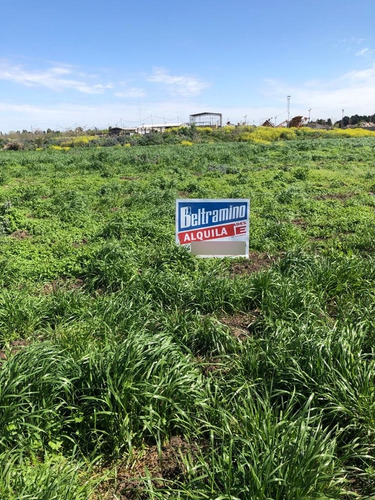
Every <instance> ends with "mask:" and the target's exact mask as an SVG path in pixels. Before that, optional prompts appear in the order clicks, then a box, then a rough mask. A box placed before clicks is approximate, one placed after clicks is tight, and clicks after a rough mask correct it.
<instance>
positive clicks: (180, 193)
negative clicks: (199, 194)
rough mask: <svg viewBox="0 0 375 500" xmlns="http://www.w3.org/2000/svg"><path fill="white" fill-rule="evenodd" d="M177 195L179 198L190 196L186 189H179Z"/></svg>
mask: <svg viewBox="0 0 375 500" xmlns="http://www.w3.org/2000/svg"><path fill="white" fill-rule="evenodd" d="M178 196H179V198H190V193H188V192H187V191H179V192H178Z"/></svg>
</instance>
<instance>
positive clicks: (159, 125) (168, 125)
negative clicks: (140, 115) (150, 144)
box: [108, 122, 186, 136]
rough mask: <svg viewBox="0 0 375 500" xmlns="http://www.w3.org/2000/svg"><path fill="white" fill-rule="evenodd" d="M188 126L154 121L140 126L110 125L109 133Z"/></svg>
mask: <svg viewBox="0 0 375 500" xmlns="http://www.w3.org/2000/svg"><path fill="white" fill-rule="evenodd" d="M183 126H186V123H181V122H179V123H154V124H151V125H145V124H143V125H140V126H138V127H124V128H120V127H109V128H108V134H109V135H116V136H122V135H133V134H149V133H150V132H164V131H165V130H167V129H169V128H174V127H183Z"/></svg>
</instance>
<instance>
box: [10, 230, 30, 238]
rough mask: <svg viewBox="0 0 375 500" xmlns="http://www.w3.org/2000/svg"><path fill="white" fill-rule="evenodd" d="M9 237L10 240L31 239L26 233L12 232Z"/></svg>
mask: <svg viewBox="0 0 375 500" xmlns="http://www.w3.org/2000/svg"><path fill="white" fill-rule="evenodd" d="M10 236H11V237H12V238H15V239H16V240H24V239H26V238H31V234H29V233H28V232H27V231H14V233H12V234H11V235H10Z"/></svg>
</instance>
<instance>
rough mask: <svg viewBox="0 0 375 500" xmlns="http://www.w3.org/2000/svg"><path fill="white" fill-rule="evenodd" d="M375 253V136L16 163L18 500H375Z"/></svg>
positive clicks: (3, 194)
mask: <svg viewBox="0 0 375 500" xmlns="http://www.w3.org/2000/svg"><path fill="white" fill-rule="evenodd" d="M181 197H192V198H213V197H215V198H218V197H223V198H226V197H227V198H250V202H251V215H250V218H251V224H250V228H251V229H250V259H249V260H248V261H246V260H241V259H233V260H230V259H223V260H219V259H197V258H195V257H192V256H191V255H190V254H189V253H188V252H186V251H185V250H184V249H182V248H178V247H176V246H175V244H174V213H175V199H176V198H181ZM374 248H375V139H374V138H342V139H330V138H325V139H320V140H319V139H307V138H305V139H295V140H291V141H287V142H275V143H272V144H251V143H226V144H220V143H215V144H194V145H192V146H181V145H173V146H172V145H171V146H167V145H163V146H147V147H114V148H87V149H78V148H77V149H71V150H68V151H64V150H62V151H58V150H56V149H54V150H53V149H50V150H44V151H27V152H26V151H1V152H0V283H1V288H0V496H1V498H4V499H7V500H10V499H23V498H24V499H26V498H27V499H38V500H52V499H59V500H61V499H64V500H77V499H78V500H79V499H88V498H90V499H128V498H129V499H137V498H139V499H141V498H142V499H146V498H153V499H157V498H159V499H166V498H171V499H177V498H181V499H196V500H201V499H223V500H224V499H227V500H229V499H233V500H234V499H241V500H249V499H252V500H269V499H274V500H297V499H300V500H302V499H313V498H316V499H318V498H319V499H325V498H337V499H338V498H343V499H349V498H362V499H365V498H367V499H369V498H373V496H372V495H373V494H374V492H375V456H374V444H375V385H374V381H375V358H374V347H375V343H374V332H375V300H374V299H375V260H374Z"/></svg>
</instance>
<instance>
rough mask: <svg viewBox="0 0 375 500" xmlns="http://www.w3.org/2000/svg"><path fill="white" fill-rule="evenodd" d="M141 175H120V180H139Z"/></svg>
mask: <svg viewBox="0 0 375 500" xmlns="http://www.w3.org/2000/svg"><path fill="white" fill-rule="evenodd" d="M139 179H140V177H135V176H132V175H124V176H123V177H120V180H122V181H138V180H139Z"/></svg>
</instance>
